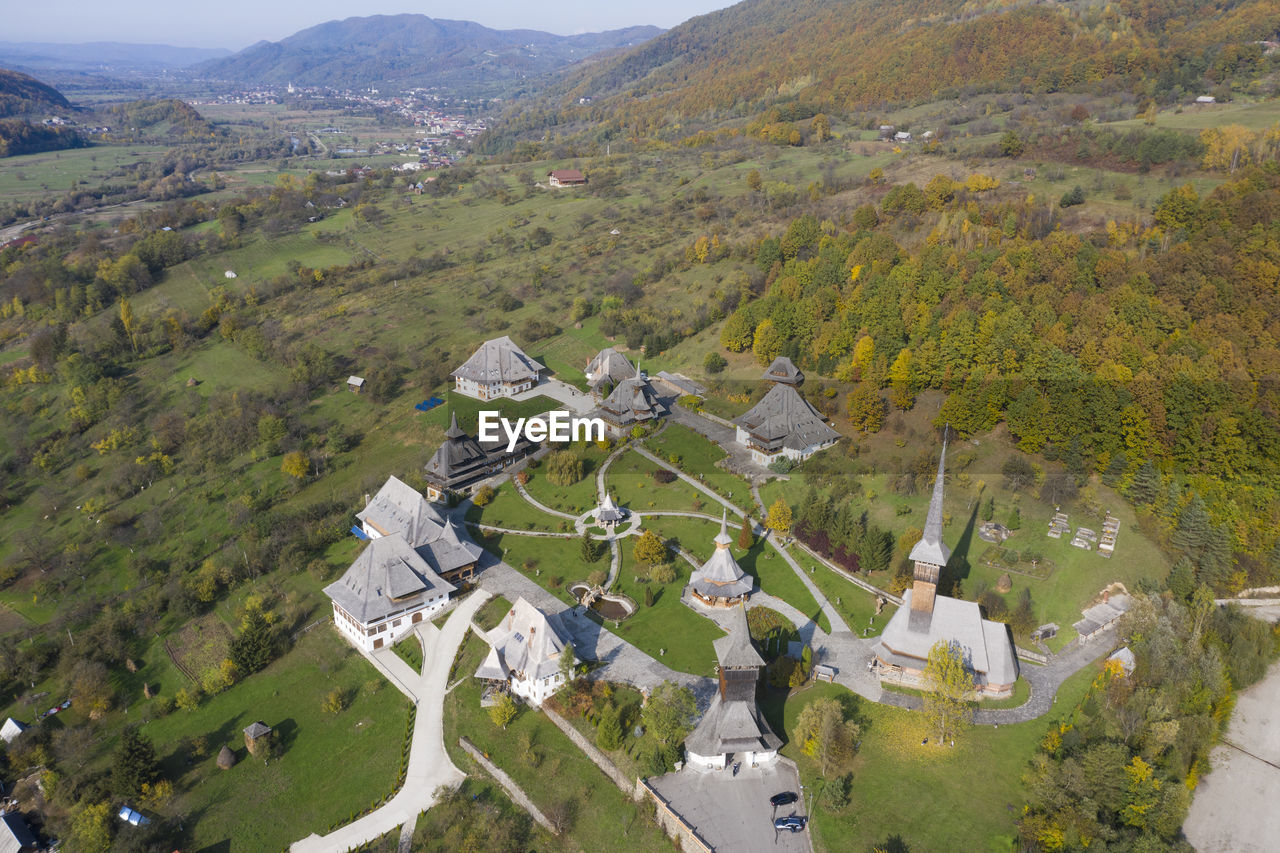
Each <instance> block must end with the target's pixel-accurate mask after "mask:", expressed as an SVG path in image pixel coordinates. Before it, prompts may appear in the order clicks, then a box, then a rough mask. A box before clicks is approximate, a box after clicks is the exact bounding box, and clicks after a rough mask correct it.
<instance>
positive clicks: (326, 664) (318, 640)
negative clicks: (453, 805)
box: [143, 626, 408, 851]
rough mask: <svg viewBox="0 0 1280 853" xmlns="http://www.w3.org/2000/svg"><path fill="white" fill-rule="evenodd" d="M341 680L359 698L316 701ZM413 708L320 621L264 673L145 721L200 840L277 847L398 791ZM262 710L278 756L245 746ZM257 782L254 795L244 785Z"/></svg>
mask: <svg viewBox="0 0 1280 853" xmlns="http://www.w3.org/2000/svg"><path fill="white" fill-rule="evenodd" d="M317 673H322V674H323V676H324V677H323V678H317V677H316V675H317ZM335 688H337V689H343V690H347V691H349V692H350V694H351V695H352V696H353V697H354V698H353V700H352V702H351V704H350V706H349V707H347V709H346V710H344V711H342V712H340V713H339V714H337V715H336V716H334V715H332V714H329V713H326V712H325V711H323V710H322V709H321V705H322V703H323V702H324V699H325V696H326V695H327V694H328V693H329V692H330V691H331V690H334V689H335ZM407 710H408V703H407V701H406V700H405V698H404V696H402V695H401V694H400V693H399V692H398V691H397V690H396V689H395V688H393V687H391V686H390V685H388V684H386V682H385V679H383V678H382V676H381V675H380V674H379V673H378V672H377V670H375V669H374V668H373V667H372V666H371V665H369V664H368V663H367V662H366V661H365V660H364V659H363V658H361V657H360V655H358V654H357V653H356V652H354V651H353V650H351V649H350V648H348V647H347V645H346V643H345V642H344V641H343V640H342V639H341V638H340V637H338V635H337V633H336V632H334V631H333V630H332V629H330V628H328V627H324V626H322V627H318V628H316V629H315V630H313V631H311V632H310V633H308V634H307V635H305V636H304V637H303V638H302V640H301V641H300V642H299V644H298V647H297V648H296V649H295V650H294V651H293V652H292V653H291V654H290V655H289V656H288V657H286V658H285V659H283V660H281V661H278V662H276V663H274V664H272V665H271V666H269V667H268V668H267V669H266V670H264V671H263V672H261V673H259V674H257V675H254V676H251V677H250V678H248V679H246V680H245V681H242V682H241V683H239V684H237V685H235V686H234V687H232V688H231V689H229V690H227V691H225V692H224V693H221V694H219V695H217V696H215V697H213V698H212V699H210V700H208V701H207V702H205V703H204V704H203V705H201V706H200V708H198V709H197V710H195V711H193V712H187V711H182V710H175V711H173V712H172V713H171V714H169V715H168V716H165V717H161V718H159V719H154V720H152V721H150V722H149V723H147V724H146V725H145V726H144V727H143V731H144V733H145V734H146V735H147V736H148V737H150V738H151V739H152V740H153V741H155V744H156V752H157V753H158V754H159V755H160V757H161V759H162V761H163V764H164V769H165V775H166V776H168V777H169V778H171V779H173V780H174V787H175V790H176V792H177V796H176V797H175V799H174V801H173V803H172V805H171V807H170V811H171V812H172V813H173V814H182V815H185V816H186V817H185V821H186V822H187V823H188V824H189V825H190V824H193V823H194V826H191V827H190V830H191V836H192V839H193V842H194V844H193V849H196V850H204V849H227V850H245V851H249V850H279V849H282V848H284V847H286V846H287V845H289V844H291V843H292V842H294V841H297V840H299V839H300V838H303V837H305V836H307V835H310V834H311V833H312V832H316V833H319V834H324V833H325V832H327V831H328V830H329V829H330V828H331V827H333V826H334V825H336V824H342V823H346V822H347V821H348V820H349V819H350V818H351V817H352V813H353V812H358V811H360V810H362V809H364V808H367V807H370V806H373V805H375V804H376V803H377V802H378V801H379V800H381V799H382V798H383V797H385V796H386V795H387V794H390V793H391V792H392V788H393V786H394V784H395V782H396V779H397V776H398V773H399V768H400V755H401V747H402V746H403V744H404V742H405V726H406V721H407ZM255 720H263V721H264V722H266V723H267V725H269V726H271V727H272V728H273V729H274V730H275V733H276V736H277V737H279V738H281V739H282V743H283V754H282V756H281V757H280V758H279V759H278V760H275V761H269V762H267V763H266V764H264V763H263V762H262V761H260V760H253V759H252V758H250V757H249V756H248V752H247V750H246V749H245V745H244V736H243V734H242V733H241V730H242V729H243V728H244V727H245V726H247V725H249V724H250V723H252V722H254V721H255ZM196 738H201V739H203V741H204V746H205V748H204V751H203V753H202V754H197V753H196V752H195V751H194V750H193V748H192V746H191V743H190V740H184V739H196ZM224 744H226V745H229V746H230V747H231V748H232V750H233V751H234V752H235V753H236V757H237V759H238V763H237V764H236V766H235V767H233V768H232V769H231V770H226V771H223V770H219V769H218V768H217V767H216V766H215V764H214V760H215V759H216V757H217V754H218V750H220V749H221V748H222V746H223V745H224ZM335 768H341V771H340V772H335ZM250 790H251V791H253V792H254V796H252V797H245V796H241V795H240V792H243V791H250ZM226 844H229V845H230V846H227V847H220V845H226Z"/></svg>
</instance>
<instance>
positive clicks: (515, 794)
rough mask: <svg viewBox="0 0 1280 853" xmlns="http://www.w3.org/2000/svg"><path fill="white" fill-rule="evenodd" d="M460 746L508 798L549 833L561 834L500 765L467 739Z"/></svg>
mask: <svg viewBox="0 0 1280 853" xmlns="http://www.w3.org/2000/svg"><path fill="white" fill-rule="evenodd" d="M458 744H459V745H460V746H461V747H462V748H463V749H465V750H466V751H467V754H468V755H470V756H471V757H472V758H474V759H475V760H476V763H478V764H479V765H480V766H481V767H483V768H484V769H485V771H486V772H487V773H488V774H489V775H490V776H492V777H493V778H494V781H496V782H497V783H498V784H499V785H501V786H502V790H504V791H506V792H507V796H509V797H510V798H511V801H512V802H513V803H515V804H516V805H517V806H519V807H520V808H522V809H524V810H525V811H527V812H528V813H529V814H530V815H532V816H533V819H534V820H536V821H537V822H538V823H539V824H540V825H541V826H542V827H543V828H544V829H545V830H546V831H547V832H550V833H551V834H552V835H559V834H560V833H559V832H557V831H556V828H555V826H554V825H553V824H552V823H551V821H550V820H548V819H547V816H546V815H544V814H543V813H542V811H541V810H540V809H539V808H538V807H537V806H535V805H534V804H533V800H531V799H529V798H528V797H527V796H526V795H525V793H524V791H522V790H520V786H519V785H517V784H516V783H515V781H514V780H513V779H512V778H511V777H510V776H508V775H507V774H506V773H504V772H502V770H501V769H500V768H499V767H498V765H496V764H494V763H493V762H492V761H490V760H489V759H487V758H485V757H484V754H483V753H481V752H480V750H478V749H476V745H475V744H473V743H472V742H471V741H469V740H467V739H466V738H465V737H460V738H458Z"/></svg>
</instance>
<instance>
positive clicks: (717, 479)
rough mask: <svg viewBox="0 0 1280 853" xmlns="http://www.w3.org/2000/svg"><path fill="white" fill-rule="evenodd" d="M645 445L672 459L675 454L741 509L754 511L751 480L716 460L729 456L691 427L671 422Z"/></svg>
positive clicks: (688, 469)
mask: <svg viewBox="0 0 1280 853" xmlns="http://www.w3.org/2000/svg"><path fill="white" fill-rule="evenodd" d="M645 445H646V446H647V447H648V449H649V450H650V451H651V452H652V453H653V454H654V455H656V456H658V457H660V458H661V459H664V460H666V461H668V462H670V461H671V456H672V455H673V454H674V455H676V456H678V457H679V459H680V462H679V463H678V464H677V467H679V468H680V469H681V470H682V471H684V472H685V473H686V474H688V475H690V476H692V477H693V478H694V479H697V480H699V481H700V482H702V483H703V484H704V485H706V486H707V487H709V488H710V489H711V490H712V491H713V492H715V493H717V494H719V495H720V496H721V497H724V498H727V499H728V500H730V501H731V502H733V503H734V504H735V505H737V506H738V507H739V508H740V509H742V510H745V511H747V512H751V511H753V504H752V501H751V487H750V485H748V483H747V481H746V480H744V479H742V478H741V477H739V476H737V475H736V474H730V473H729V472H728V471H725V470H723V469H721V468H717V467H716V463H717V462H719V461H720V460H721V459H724V458H725V452H724V451H723V450H721V449H720V448H719V447H718V446H717V445H716V444H715V443H714V442H712V441H709V440H708V439H706V438H704V437H703V436H701V435H699V434H698V433H696V432H694V431H693V430H691V429H689V428H688V427H685V426H681V425H680V424H674V423H668V424H667V427H666V429H664V430H663V431H662V432H660V433H658V434H657V435H655V436H653V437H651V438H649V439H646V440H645Z"/></svg>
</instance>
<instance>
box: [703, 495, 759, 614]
mask: <svg viewBox="0 0 1280 853" xmlns="http://www.w3.org/2000/svg"><path fill="white" fill-rule="evenodd" d="M714 541H715V543H716V550H715V552H714V553H712V555H711V558H710V559H709V560H707V561H706V562H705V563H703V564H702V566H701V567H699V568H697V569H694V571H693V575H692V577H690V579H689V587H690V590H691V591H692V593H693V596H694V598H695V600H697V601H700V602H702V603H703V604H711V605H724V604H731V603H735V602H737V601H739V600H741V599H744V598H746V597H747V596H748V595H750V594H751V588H752V585H753V583H752V579H751V576H750V575H748V574H746V573H745V572H743V571H742V567H741V566H739V565H738V561H737V560H735V559H734V558H733V551H732V550H731V548H732V545H733V537H731V536H730V535H729V530H728V522H727V521H726V520H725V517H723V516H722V517H721V519H720V533H719V534H718V535H717V536H716V538H715V540H714Z"/></svg>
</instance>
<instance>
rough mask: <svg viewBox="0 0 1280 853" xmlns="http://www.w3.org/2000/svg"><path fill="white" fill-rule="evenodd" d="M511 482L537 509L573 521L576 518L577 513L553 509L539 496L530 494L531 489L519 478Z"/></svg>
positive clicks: (513, 478) (512, 479)
mask: <svg viewBox="0 0 1280 853" xmlns="http://www.w3.org/2000/svg"><path fill="white" fill-rule="evenodd" d="M511 484H512V485H514V486H515V487H516V491H517V492H519V493H520V497H522V498H524V499H525V500H526V501H528V502H529V503H530V504H532V505H533V506H534V507H535V508H536V509H539V510H541V511H542V512H545V513H546V514H547V515H554V516H555V517H556V518H567V519H569V520H570V521H573V520H574V519H576V518H577V516H576V515H570V514H569V513H567V512H561V511H560V510H558V509H552V508H551V507H549V506H547V505H546V504H544V503H541V502H540V501H539V500H538V499H537V498H535V497H534V496H533V495H531V494H529V490H528V489H526V488H525V487H524V486H523V485H521V483H520V481H519V480H517V479H516V478H515V477H512V478H511Z"/></svg>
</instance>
